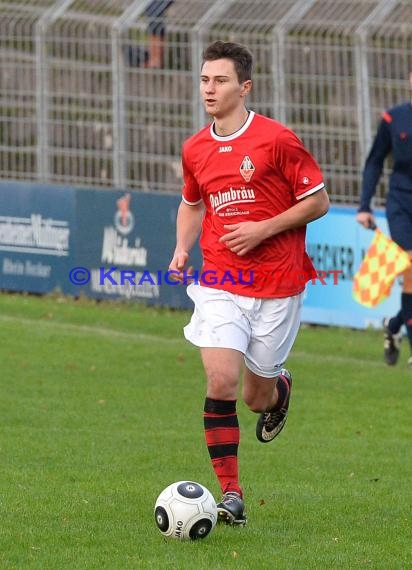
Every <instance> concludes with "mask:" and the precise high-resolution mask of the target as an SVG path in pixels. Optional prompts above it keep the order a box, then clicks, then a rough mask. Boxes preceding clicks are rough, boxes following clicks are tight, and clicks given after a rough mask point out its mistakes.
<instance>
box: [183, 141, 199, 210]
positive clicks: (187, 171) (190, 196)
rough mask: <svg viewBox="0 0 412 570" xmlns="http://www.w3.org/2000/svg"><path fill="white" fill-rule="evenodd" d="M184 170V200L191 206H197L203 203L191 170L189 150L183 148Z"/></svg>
mask: <svg viewBox="0 0 412 570" xmlns="http://www.w3.org/2000/svg"><path fill="white" fill-rule="evenodd" d="M182 168H183V190H182V200H183V202H185V203H186V204H188V205H189V206H195V205H196V204H199V203H200V202H201V201H202V196H201V194H200V189H199V185H198V183H197V181H196V178H195V176H194V174H193V172H192V169H191V168H190V164H189V160H188V158H187V149H186V148H185V147H183V151H182Z"/></svg>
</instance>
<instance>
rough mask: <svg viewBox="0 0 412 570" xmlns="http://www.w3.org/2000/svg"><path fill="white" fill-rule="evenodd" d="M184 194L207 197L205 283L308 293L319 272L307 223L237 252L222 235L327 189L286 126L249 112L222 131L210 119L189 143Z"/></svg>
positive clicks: (263, 292)
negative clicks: (309, 250) (240, 121)
mask: <svg viewBox="0 0 412 570" xmlns="http://www.w3.org/2000/svg"><path fill="white" fill-rule="evenodd" d="M182 161H183V178H184V188H183V200H184V202H186V203H187V204H189V205H195V204H198V203H200V202H201V201H203V202H204V204H205V206H206V212H205V216H204V219H203V224H202V233H201V238H200V247H201V250H202V254H203V268H202V272H201V278H200V282H201V284H202V285H205V286H209V287H215V288H218V289H223V290H225V291H230V292H232V293H236V294H239V295H245V296H249V297H265V298H268V297H269V298H270V297H289V296H293V295H297V294H298V293H300V292H302V291H303V289H304V287H305V283H306V282H307V281H308V280H310V279H312V278H314V277H316V271H315V268H314V267H313V264H312V262H311V260H310V258H309V256H308V254H307V253H306V250H305V237H306V227H301V228H297V229H291V230H287V231H284V232H281V233H280V234H278V235H275V236H273V237H271V238H268V239H266V240H264V241H263V242H262V243H260V244H259V245H258V246H257V247H255V248H254V249H252V250H251V251H250V252H248V253H247V254H246V255H243V256H238V255H237V254H235V253H233V252H232V251H230V250H229V249H228V247H227V246H226V245H225V244H224V243H220V242H219V238H220V237H221V236H223V235H224V234H226V233H228V230H225V229H224V227H223V226H224V225H225V224H236V223H239V222H245V221H259V220H264V219H268V218H272V217H274V216H276V215H277V214H280V213H282V212H284V211H285V210H287V209H289V208H290V207H291V206H293V205H294V204H296V203H297V202H298V201H299V200H301V199H302V198H305V197H306V196H309V195H310V194H313V193H314V192H317V191H318V190H320V189H322V188H324V183H323V176H322V173H321V171H320V168H319V166H318V165H317V163H316V161H315V160H314V158H313V157H312V156H311V154H310V153H309V152H308V151H307V150H306V149H305V147H304V146H303V144H302V142H301V141H300V140H299V139H298V137H297V136H296V135H295V134H294V133H293V132H292V131H291V130H290V129H288V128H287V127H285V126H284V125H282V124H281V123H278V122H277V121H274V120H273V119H269V118H268V117H264V116H262V115H258V114H256V113H254V112H253V111H251V112H250V113H249V117H248V120H247V121H246V123H245V124H244V125H243V127H242V128H241V129H239V130H238V131H236V132H235V133H233V134H231V135H229V136H224V137H222V136H219V135H217V134H216V133H215V132H214V126H213V124H212V125H209V126H207V127H205V128H203V129H202V130H201V131H199V132H198V133H197V134H195V135H193V136H192V137H191V138H189V139H188V140H187V141H186V142H185V143H184V145H183V153H182Z"/></svg>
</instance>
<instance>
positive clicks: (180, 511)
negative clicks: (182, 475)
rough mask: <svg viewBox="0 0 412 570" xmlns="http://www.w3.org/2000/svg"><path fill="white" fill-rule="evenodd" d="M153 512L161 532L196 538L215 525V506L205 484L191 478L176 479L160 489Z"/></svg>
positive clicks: (178, 537)
mask: <svg viewBox="0 0 412 570" xmlns="http://www.w3.org/2000/svg"><path fill="white" fill-rule="evenodd" d="M154 515H155V521H156V525H157V528H158V529H159V530H160V532H161V533H162V534H163V535H164V536H166V537H168V538H177V539H180V540H188V539H190V540H196V539H198V538H205V537H206V536H207V535H208V534H209V533H210V531H211V530H212V529H213V528H214V526H215V525H216V521H217V508H216V503H215V500H214V498H213V496H212V494H211V493H210V491H208V490H207V489H206V487H203V485H200V483H194V482H193V481H178V482H177V483H172V485H169V486H168V487H166V489H164V490H163V491H162V492H161V493H160V495H159V496H158V498H157V501H156V504H155V508H154Z"/></svg>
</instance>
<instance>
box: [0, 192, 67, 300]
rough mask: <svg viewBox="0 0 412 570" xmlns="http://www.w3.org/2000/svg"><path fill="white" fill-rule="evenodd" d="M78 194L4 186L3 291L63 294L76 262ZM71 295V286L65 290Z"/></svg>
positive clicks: (0, 198) (0, 228)
mask: <svg viewBox="0 0 412 570" xmlns="http://www.w3.org/2000/svg"><path fill="white" fill-rule="evenodd" d="M74 226H75V219H74V190H73V189H68V188H64V189H63V190H62V191H60V190H59V189H58V188H56V187H55V186H45V185H41V184H24V183H14V182H2V183H1V184H0V286H1V288H2V289H6V290H12V291H29V292H33V293H48V292H50V291H53V290H55V289H61V290H62V289H63V287H62V284H63V282H64V281H65V277H66V275H67V267H68V266H69V265H71V264H73V262H74V257H73V254H74V237H75V231H74ZM65 291H66V292H67V293H73V292H74V289H73V287H71V286H70V284H69V285H68V286H67V287H66V288H65Z"/></svg>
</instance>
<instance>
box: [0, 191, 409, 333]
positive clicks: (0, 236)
mask: <svg viewBox="0 0 412 570" xmlns="http://www.w3.org/2000/svg"><path fill="white" fill-rule="evenodd" d="M179 203H180V196H177V195H162V194H159V193H141V192H129V191H122V190H101V189H98V190H94V189H74V188H70V187H68V188H65V187H57V186H47V185H40V184H28V183H19V182H2V183H0V288H1V289H4V290H12V291H27V292H33V293H49V292H51V291H53V290H56V289H57V290H60V291H62V292H63V293H66V294H69V295H74V296H80V295H86V296H89V297H93V298H99V299H130V300H140V301H142V302H145V303H149V304H157V305H165V306H170V307H174V308H188V307H190V306H191V301H190V300H189V298H188V297H187V295H186V288H185V287H184V286H182V285H177V284H175V283H174V282H173V281H172V280H170V279H169V280H168V279H167V270H168V265H169V262H170V259H171V256H172V253H173V249H174V245H175V223H176V214H177V209H178V206H179ZM355 215H356V211H355V209H354V208H350V207H338V206H334V207H332V208H331V210H330V211H329V213H328V215H327V216H325V217H323V218H321V219H320V220H317V221H315V222H313V223H311V224H309V226H308V230H307V250H308V252H309V255H310V256H311V257H312V259H313V261H314V264H315V267H316V268H317V270H318V271H319V272H320V275H321V278H320V279H317V280H316V281H314V282H313V283H309V284H308V285H307V290H306V295H305V301H304V306H303V322H307V323H313V324H321V325H338V326H349V327H354V328H366V327H368V326H373V327H380V325H381V322H382V318H383V317H384V316H386V315H391V314H394V313H396V312H397V311H398V309H399V293H400V285H399V283H398V282H395V284H394V287H393V292H392V295H391V297H390V298H389V299H388V300H386V301H385V302H383V303H381V304H380V305H378V306H377V307H375V308H373V309H369V308H366V307H363V306H361V305H359V304H358V303H357V302H356V301H355V300H354V299H353V296H352V282H353V277H354V275H355V273H356V271H357V270H358V268H359V266H360V264H361V261H362V259H363V256H364V253H365V251H366V250H367V248H368V247H369V245H370V243H371V241H372V239H373V232H372V231H370V230H365V229H363V228H362V227H361V226H360V225H359V224H357V223H356V220H355ZM376 218H377V222H378V226H379V227H380V229H381V230H382V231H384V232H386V233H387V232H388V228H387V224H386V219H385V217H384V215H383V213H382V212H377V214H376ZM191 263H192V264H193V265H194V267H195V268H196V269H200V267H201V256H200V252H199V249H198V247H195V248H194V251H193V252H192V256H191Z"/></svg>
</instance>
